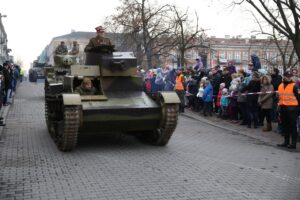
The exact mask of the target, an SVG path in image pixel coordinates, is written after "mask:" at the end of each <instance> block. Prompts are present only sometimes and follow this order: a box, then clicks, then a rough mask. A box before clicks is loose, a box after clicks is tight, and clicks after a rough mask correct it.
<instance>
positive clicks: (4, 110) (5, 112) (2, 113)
mask: <svg viewBox="0 0 300 200" xmlns="http://www.w3.org/2000/svg"><path fill="white" fill-rule="evenodd" d="M14 99H15V92H13V93H12V96H11V104H8V105H7V106H3V105H2V108H1V111H0V116H1V117H3V122H4V124H6V121H7V115H8V113H9V109H10V106H12V105H13V103H14ZM4 128H5V126H0V141H1V140H2V137H3V132H4Z"/></svg>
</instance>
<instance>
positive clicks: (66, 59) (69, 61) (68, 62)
mask: <svg viewBox="0 0 300 200" xmlns="http://www.w3.org/2000/svg"><path fill="white" fill-rule="evenodd" d="M63 64H64V65H72V64H73V60H72V58H70V57H64V58H63Z"/></svg>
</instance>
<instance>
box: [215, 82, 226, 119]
mask: <svg viewBox="0 0 300 200" xmlns="http://www.w3.org/2000/svg"><path fill="white" fill-rule="evenodd" d="M223 88H225V83H221V84H220V87H219V92H218V96H217V103H216V106H217V110H218V111H219V115H218V117H221V116H222V109H221V104H220V101H221V96H222V90H223Z"/></svg>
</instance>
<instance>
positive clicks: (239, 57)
mask: <svg viewBox="0 0 300 200" xmlns="http://www.w3.org/2000/svg"><path fill="white" fill-rule="evenodd" d="M234 56H235V59H236V60H241V52H235V55H234Z"/></svg>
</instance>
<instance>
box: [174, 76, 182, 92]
mask: <svg viewBox="0 0 300 200" xmlns="http://www.w3.org/2000/svg"><path fill="white" fill-rule="evenodd" d="M183 82H184V79H183V75H182V74H180V75H179V76H176V85H175V90H184V87H183Z"/></svg>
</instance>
